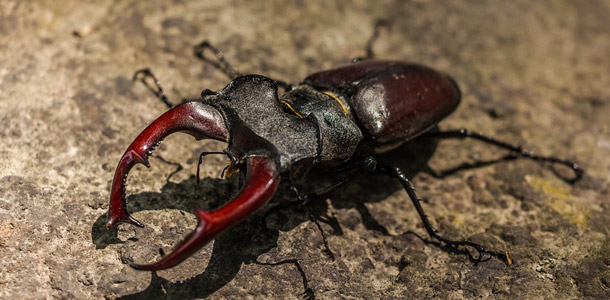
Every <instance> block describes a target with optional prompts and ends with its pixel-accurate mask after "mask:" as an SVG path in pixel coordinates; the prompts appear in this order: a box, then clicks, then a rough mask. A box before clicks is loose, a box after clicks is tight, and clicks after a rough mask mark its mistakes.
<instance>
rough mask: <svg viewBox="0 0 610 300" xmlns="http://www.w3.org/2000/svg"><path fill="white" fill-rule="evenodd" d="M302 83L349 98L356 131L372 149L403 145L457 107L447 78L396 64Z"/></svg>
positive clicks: (361, 65) (366, 64)
mask: <svg viewBox="0 0 610 300" xmlns="http://www.w3.org/2000/svg"><path fill="white" fill-rule="evenodd" d="M304 83H305V84H309V85H312V86H314V87H316V88H319V89H324V90H330V91H333V92H336V93H338V94H341V95H343V96H344V97H345V98H346V99H348V101H349V104H350V107H351V109H352V111H353V112H354V114H355V117H356V119H357V120H358V122H359V124H360V126H361V127H362V128H363V131H364V132H365V134H366V138H368V139H371V140H372V142H374V143H375V144H379V145H381V144H388V143H396V142H400V141H404V140H408V139H410V138H413V137H415V136H417V135H418V134H420V133H422V132H424V131H426V130H427V129H429V128H431V127H433V126H434V125H435V124H436V123H438V122H439V121H440V120H442V119H443V118H445V117H446V116H447V115H449V114H450V113H451V112H452V111H453V110H455V108H456V107H457V105H458V104H459V102H460V98H461V97H460V91H459V88H458V87H457V85H456V84H455V82H454V81H453V80H452V79H451V78H450V77H448V76H446V75H443V74H441V73H439V72H436V71H434V70H432V69H430V68H427V67H424V66H420V65H415V64H408V63H403V62H398V61H363V62H358V63H354V64H351V65H348V66H344V67H340V68H336V69H332V70H328V71H322V72H318V73H314V74H312V75H310V76H308V77H307V78H305V80H304Z"/></svg>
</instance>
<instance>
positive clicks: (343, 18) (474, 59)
mask: <svg viewBox="0 0 610 300" xmlns="http://www.w3.org/2000/svg"><path fill="white" fill-rule="evenodd" d="M609 14H610V4H609V2H608V1H603V0H591V1H561V0H558V1H551V0H549V1H525V0H523V1H521V0H519V1H470V2H467V3H466V2H462V1H458V2H455V3H454V2H447V1H443V2H439V3H436V2H435V3H431V2H428V1H386V0H379V1H364V0H363V1H354V2H353V3H351V4H348V3H346V2H344V1H336V2H331V1H292V2H280V1H231V2H230V3H229V2H227V1H165V2H164V1H146V2H145V1H137V2H136V1H133V2H127V1H98V3H84V2H83V1H72V0H70V1H62V3H61V4H59V2H57V1H32V2H29V1H9V0H3V1H0V124H1V126H0V166H1V168H0V298H7V299H9V298H10V299H56V298H58V299H73V298H78V299H84V298H97V299H99V298H120V299H156V298H160V299H178V298H182V299H189V298H205V297H210V298H212V299H221V298H229V299H237V298H252V299H254V298H262V297H267V298H278V299H280V298H281V299H286V298H288V299H290V298H298V297H302V296H304V295H311V294H313V295H315V296H316V297H317V298H321V299H331V298H348V299H361V298H366V299H377V298H386V299H392V298H396V299H402V298H406V297H408V298H410V299H427V298H443V299H463V298H479V297H481V298H489V299H568V298H569V299H573V298H590V299H608V298H610V239H609V234H610V226H609V225H608V224H610V216H609V211H610V202H609V196H610V195H609V191H610V178H609V177H610V176H609V175H610V171H609V169H610V118H609V115H610V73H609V70H610V56H609V55H608V54H609V53H610V35H609V34H608V33H609V32H610V20H609V19H608V17H607V16H608V15H609ZM377 18H385V19H387V20H388V21H389V22H390V23H391V24H392V28H391V30H390V31H386V32H383V33H382V35H381V36H380V38H379V41H378V43H377V44H376V45H375V51H376V52H377V55H378V57H380V58H388V59H400V60H408V61H413V62H418V63H422V64H426V65H429V66H432V67H434V68H436V69H439V70H441V71H443V72H446V73H449V74H451V75H452V76H453V77H454V78H455V79H456V81H457V82H458V83H459V85H460V86H461V88H462V91H463V95H464V98H463V102H462V104H461V105H460V107H459V108H458V110H457V111H456V112H455V113H454V114H453V115H451V116H450V117H449V118H447V119H446V120H444V121H443V122H442V123H441V124H440V127H441V128H443V129H448V128H459V127H467V128H470V129H474V130H480V131H483V132H485V133H488V134H491V135H493V136H496V137H497V138H501V139H505V140H508V141H514V142H517V143H522V144H524V145H527V147H528V148H530V149H532V150H534V151H536V152H539V153H543V154H547V155H551V154H553V155H557V156H559V157H565V158H571V159H574V160H577V161H578V162H580V163H581V164H582V166H583V167H584V168H585V169H586V171H587V172H586V175H585V177H584V178H583V179H582V180H581V181H579V182H577V183H576V184H573V185H571V184H568V183H566V182H565V181H563V180H562V176H566V175H569V172H567V171H566V170H563V169H561V168H556V169H554V168H553V167H552V166H548V165H541V164H538V163H535V162H531V161H527V160H522V159H516V160H510V159H508V160H501V159H499V158H502V157H503V156H504V155H506V152H504V151H500V150H497V149H494V148H492V147H489V146H487V145H483V144H481V143H477V142H474V141H455V140H454V141H441V142H439V143H438V144H430V143H428V144H417V145H409V146H407V147H402V148H401V149H399V150H398V152H396V153H394V155H393V157H387V159H392V160H393V161H395V162H396V164H398V165H400V166H402V167H405V168H407V169H408V170H409V174H410V176H411V177H412V181H413V183H414V185H415V186H416V187H417V188H418V193H419V194H420V195H421V196H422V197H423V198H425V199H427V203H425V209H426V210H427V212H428V214H429V215H430V216H431V218H432V219H433V222H434V223H435V224H436V226H437V227H438V228H439V230H440V232H442V233H443V234H444V235H446V236H451V237H455V238H464V239H470V240H473V241H477V242H480V243H482V244H485V245H488V246H489V247H490V248H491V249H494V250H496V251H505V250H506V249H510V251H511V252H512V254H513V258H514V264H513V265H512V266H507V265H505V264H504V263H503V262H501V261H499V260H497V259H490V260H488V261H485V262H482V263H479V264H476V265H475V264H474V263H473V262H472V261H471V260H469V258H468V256H467V255H464V254H463V253H459V252H456V251H452V250H451V249H445V248H439V247H437V246H435V245H433V244H428V243H427V240H425V238H427V236H426V234H425V231H424V230H423V228H422V227H421V225H420V221H419V219H418V218H417V215H416V213H415V212H414V209H413V208H412V206H411V204H410V202H409V200H408V198H407V195H406V193H405V192H404V191H403V190H401V189H400V187H399V185H398V184H396V183H395V182H392V181H390V180H389V179H388V178H375V177H370V178H364V179H362V180H360V181H359V182H358V183H357V184H355V185H353V186H351V187H350V188H348V189H347V190H346V191H345V192H343V193H342V194H341V195H340V196H337V197H334V198H333V199H329V200H328V201H326V202H322V203H316V204H314V205H313V206H312V210H313V211H314V212H315V213H316V214H318V215H319V216H320V218H321V219H322V220H323V227H324V229H325V230H326V232H327V233H328V234H329V243H330V247H331V248H332V250H333V251H334V253H335V256H336V260H334V261H333V260H330V259H329V258H328V257H326V256H325V255H324V253H323V251H322V250H323V247H322V242H321V238H320V235H319V233H318V231H317V229H316V227H315V225H314V224H313V223H310V222H309V221H308V218H307V216H306V214H305V213H304V212H303V211H302V210H299V209H286V210H282V211H280V212H278V213H275V214H273V215H272V216H271V217H270V219H269V223H270V227H271V228H272V230H273V233H274V235H273V236H271V237H270V236H267V235H264V234H263V233H262V231H261V229H260V227H259V226H258V221H259V220H260V217H261V214H260V213H258V214H257V215H255V216H254V217H252V218H250V219H248V220H247V221H245V222H244V223H243V224H241V225H239V226H237V227H236V228H234V229H232V230H231V231H230V232H228V233H227V234H225V235H223V236H221V237H220V238H219V239H217V240H216V241H215V242H214V243H213V244H211V245H208V246H207V247H205V248H204V249H202V250H201V251H200V252H198V253H197V254H196V255H195V256H193V257H192V258H190V259H189V260H187V261H186V262H185V263H183V264H181V265H180V266H178V267H176V268H173V269H171V270H167V271H162V272H158V273H157V274H151V273H149V272H138V271H134V270H133V269H131V268H130V267H129V266H128V263H129V262H131V261H136V262H150V261H153V260H156V259H158V258H159V256H160V253H159V252H160V250H159V249H160V248H161V249H163V250H164V251H165V252H168V251H170V250H171V249H172V246H173V245H175V244H176V243H177V242H179V241H180V240H181V239H182V238H183V237H184V235H185V234H187V233H188V232H189V231H190V230H191V229H192V228H193V227H194V225H195V218H194V217H193V215H192V214H191V213H190V212H191V207H192V206H195V205H197V206H201V207H204V208H210V207H214V206H218V205H220V204H222V203H223V202H225V201H227V200H228V199H229V198H230V197H231V195H233V194H234V193H235V192H236V187H237V182H235V181H225V180H221V179H220V178H219V176H218V173H219V170H221V169H222V168H223V167H224V166H225V165H226V161H224V159H222V158H221V157H209V158H207V159H206V161H205V167H204V168H203V171H202V174H203V175H205V176H206V177H207V178H206V179H205V180H203V182H202V183H201V184H196V183H195V180H194V176H193V175H194V172H195V167H196V162H197V155H198V154H199V152H200V151H203V150H214V149H221V147H222V145H219V144H216V143H211V142H195V141H194V140H193V139H192V138H189V137H187V136H185V135H176V136H172V137H171V138H168V139H167V140H166V141H165V143H164V144H163V145H162V147H160V149H159V150H157V152H156V153H155V154H157V155H160V156H162V157H163V158H164V159H165V160H167V161H169V162H176V163H179V164H180V166H181V167H182V169H181V170H179V171H178V172H176V173H175V174H173V175H171V174H172V172H174V170H175V169H176V165H175V164H170V163H165V162H163V161H161V160H160V159H155V158H152V159H151V163H152V165H153V166H152V168H151V169H149V170H147V169H145V168H142V167H137V168H136V169H134V171H132V173H131V176H130V177H129V186H128V193H129V197H128V200H129V202H130V207H131V209H132V210H133V211H135V212H136V213H135V217H136V218H138V219H140V220H142V221H144V222H145V223H146V224H147V227H145V228H133V227H127V226H123V225H122V226H120V227H119V229H118V230H113V231H108V232H107V231H106V230H105V229H104V226H103V224H104V220H105V212H106V209H107V201H108V195H109V190H110V182H111V179H112V175H113V172H114V168H115V166H116V163H117V162H118V160H119V158H120V156H121V154H122V152H123V151H124V150H125V148H126V147H127V145H128V144H129V142H130V141H131V140H132V139H133V138H134V137H135V136H136V135H137V134H138V133H139V131H140V130H141V129H143V128H144V126H145V125H146V124H147V122H149V121H150V120H152V119H153V118H155V117H156V116H158V115H159V114H160V113H161V112H163V111H164V110H165V107H164V105H163V104H162V103H161V102H159V101H158V100H156V99H155V98H154V97H153V96H152V95H151V93H150V92H149V91H147V90H146V89H145V88H144V87H143V86H142V85H140V84H133V83H132V82H131V75H132V74H133V72H134V71H135V70H137V69H139V68H143V67H150V68H151V69H152V70H154V71H155V72H156V74H157V75H158V77H159V78H160V80H161V81H162V83H163V85H164V87H165V88H166V91H167V92H168V94H169V95H170V96H171V98H172V99H175V100H178V99H180V98H196V97H197V95H198V94H199V92H200V91H201V90H202V89H204V88H210V89H212V90H217V89H220V88H222V87H224V85H225V84H226V83H227V82H228V80H227V78H226V77H225V76H224V74H222V73H221V72H219V71H218V70H216V69H215V68H213V67H212V66H211V65H209V64H204V63H201V62H200V61H198V60H197V59H196V58H194V57H193V55H192V45H194V44H195V43H197V42H199V41H201V40H204V39H207V40H209V41H211V42H213V43H214V44H215V45H216V46H217V47H218V48H219V49H221V50H223V51H224V52H225V54H226V56H227V57H228V58H229V59H230V60H231V62H232V63H234V64H235V65H236V66H237V68H238V69H239V70H240V71H242V72H244V73H258V74H264V75H268V76H271V77H275V78H280V79H284V80H286V81H289V82H298V81H299V80H300V79H302V78H303V77H304V76H305V75H307V74H308V73H311V72H314V71H317V70H321V69H325V68H330V67H333V66H338V65H341V64H345V63H348V62H349V59H350V58H352V57H355V56H359V55H362V54H363V45H364V44H365V42H366V40H367V38H368V37H369V36H370V34H371V32H372V28H373V27H372V24H373V22H374V20H375V19H377ZM494 160H497V161H496V162H493V163H485V162H489V161H494ZM462 164H469V165H479V166H477V167H468V165H466V166H462ZM460 166H462V167H460ZM457 167H460V168H457ZM453 169H456V171H455V172H453V171H452V170H453ZM430 170H434V171H435V172H436V173H444V174H441V175H444V176H443V177H442V178H437V177H435V176H432V175H431V174H434V172H432V171H430ZM443 171H445V172H443ZM170 175H171V176H170ZM321 181H322V183H324V182H325V181H324V180H321ZM315 186H318V184H317V183H316V184H314V183H312V184H311V185H310V186H309V188H314V187H315ZM290 197H293V195H292V193H291V192H290V191H289V190H288V189H286V188H284V189H282V190H280V192H279V193H278V194H277V196H276V197H275V198H274V200H273V203H271V205H273V204H275V203H278V202H280V201H282V200H285V199H288V198H290ZM418 235H419V236H421V237H423V238H424V240H422V239H420V238H419V237H418Z"/></svg>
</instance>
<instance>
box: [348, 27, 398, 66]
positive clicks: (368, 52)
mask: <svg viewBox="0 0 610 300" xmlns="http://www.w3.org/2000/svg"><path fill="white" fill-rule="evenodd" d="M382 28H386V29H389V28H390V23H389V22H388V21H387V20H383V19H379V20H377V21H375V27H374V28H373V34H372V35H371V37H370V38H369V40H368V41H367V42H366V46H365V47H364V51H365V52H366V55H365V56H359V57H354V58H353V59H352V63H355V62H359V61H361V60H368V59H373V58H375V52H374V51H373V46H374V45H375V42H376V41H377V38H379V33H380V32H381V29H382Z"/></svg>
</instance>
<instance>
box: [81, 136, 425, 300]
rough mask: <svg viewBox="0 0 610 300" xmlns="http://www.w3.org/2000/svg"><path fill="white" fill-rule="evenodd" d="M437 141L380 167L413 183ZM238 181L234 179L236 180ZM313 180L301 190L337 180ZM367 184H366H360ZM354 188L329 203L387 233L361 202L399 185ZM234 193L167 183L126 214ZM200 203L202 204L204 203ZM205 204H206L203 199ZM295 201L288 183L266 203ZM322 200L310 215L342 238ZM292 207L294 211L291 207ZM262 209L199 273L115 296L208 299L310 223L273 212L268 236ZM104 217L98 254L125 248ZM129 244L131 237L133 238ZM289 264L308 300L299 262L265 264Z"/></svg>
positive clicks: (385, 182) (228, 187)
mask: <svg viewBox="0 0 610 300" xmlns="http://www.w3.org/2000/svg"><path fill="white" fill-rule="evenodd" d="M436 144H437V143H436V141H435V140H432V139H416V140H414V141H411V142H408V143H405V144H404V145H402V146H401V147H399V148H398V149H396V150H394V151H390V152H388V153H386V154H382V155H379V156H377V159H378V161H379V162H380V163H383V164H387V165H392V166H396V167H400V168H401V169H403V171H404V173H405V174H406V175H407V177H408V178H413V177H414V176H415V174H417V172H419V171H422V170H425V169H426V167H427V162H428V160H429V159H430V157H431V156H432V154H433V153H434V150H435V149H436ZM236 177H237V176H236ZM309 177H311V178H312V179H311V180H308V181H306V182H305V184H304V187H305V188H307V189H309V188H311V190H316V189H319V188H320V187H325V186H329V185H331V184H332V183H333V182H335V180H336V178H341V175H336V174H335V175H332V176H320V174H316V173H314V174H312V176H309ZM363 180H366V185H364V184H362V183H363V182H364V181H363ZM358 183H360V184H358V185H350V186H347V187H346V189H345V191H343V192H339V193H337V194H336V195H334V196H333V197H332V198H331V203H332V205H333V207H334V208H336V209H351V208H354V209H356V210H357V211H358V212H359V214H360V215H361V217H362V223H363V225H364V226H365V228H367V229H369V230H375V231H378V232H380V233H382V234H385V235H389V233H388V231H387V229H386V228H385V227H384V226H383V225H381V224H380V223H379V222H378V221H377V220H375V218H374V217H373V215H372V214H371V213H370V211H369V210H368V209H367V207H366V205H365V203H374V202H379V201H382V200H384V199H386V198H387V197H388V196H390V195H391V194H392V193H394V192H396V191H398V190H400V189H402V186H401V185H400V183H399V182H398V181H396V180H394V179H392V178H390V177H387V176H383V175H373V174H371V175H365V177H364V178H361V179H360V181H358ZM237 191H238V180H233V179H232V180H221V179H212V178H202V180H201V182H200V183H199V184H197V183H196V182H195V179H194V176H191V178H189V179H187V180H184V181H182V182H180V183H173V182H170V181H169V180H168V182H167V183H166V184H165V185H164V186H163V188H162V189H161V193H155V192H143V193H139V194H134V195H130V196H128V198H127V200H128V201H127V202H128V209H129V210H130V211H131V212H133V213H135V212H138V211H142V210H163V209H178V210H183V211H191V209H192V207H201V208H203V209H210V208H214V207H219V206H221V205H222V204H223V203H226V202H227V201H229V200H230V199H231V198H232V197H233V196H234V195H235V194H236V193H237ZM201 199H206V201H205V203H203V201H201ZM207 199H209V200H207ZM288 199H290V200H294V199H295V195H294V193H293V192H292V191H291V190H290V189H289V188H288V184H283V185H281V187H280V189H278V191H277V193H276V195H275V196H274V198H273V199H272V200H271V203H270V204H267V205H266V209H269V208H271V207H273V206H275V205H278V203H282V202H283V201H286V200H288ZM327 204H328V203H327V202H326V201H316V202H314V203H311V206H308V208H310V209H309V210H310V211H311V212H312V213H313V215H315V216H316V217H317V218H318V219H319V220H320V221H321V222H323V223H326V224H328V225H330V227H331V228H332V233H331V234H333V235H342V234H343V232H342V230H341V224H339V222H338V221H337V220H336V219H334V217H332V216H327V215H326V212H327V210H328V207H327ZM295 207H297V206H295ZM266 209H265V208H263V209H262V210H261V211H259V212H257V213H256V214H254V215H253V216H251V217H249V218H247V219H246V220H244V221H243V222H241V223H239V224H238V225H236V226H235V227H233V228H231V229H229V230H228V231H227V232H226V233H225V234H222V235H220V236H219V237H218V238H216V239H215V241H214V245H213V249H212V254H211V257H210V259H209V262H208V265H207V266H206V267H205V270H204V271H203V273H201V274H199V275H197V276H195V277H193V278H190V279H187V280H185V281H182V282H176V283H172V282H169V281H167V280H166V279H164V278H162V277H159V276H157V274H156V273H155V272H152V279H151V282H150V284H149V286H148V287H147V288H146V289H145V290H143V291H140V292H138V293H134V294H131V295H126V296H123V297H120V299H147V300H148V299H173V298H180V299H194V298H201V297H207V296H209V295H211V294H212V293H214V292H215V291H217V290H218V289H220V288H222V287H223V286H225V285H226V284H227V283H229V282H230V281H231V280H233V279H234V278H235V276H236V275H237V273H238V272H239V270H240V269H241V266H242V265H243V264H244V263H246V264H250V263H257V264H261V263H259V262H258V261H257V259H258V257H259V256H260V255H262V254H264V253H266V252H268V251H270V250H271V249H273V248H276V247H277V241H278V236H279V235H278V232H279V231H290V230H292V229H294V228H295V227H297V226H299V225H300V224H302V223H304V222H309V221H310V219H309V217H308V215H307V214H306V213H304V212H303V211H302V210H301V211H299V210H298V209H286V210H281V211H278V212H275V213H274V214H273V217H271V218H269V220H268V221H269V223H268V226H269V228H271V234H268V232H265V231H264V230H263V228H262V226H261V225H260V221H261V219H262V215H263V213H264V212H265V211H266ZM105 221H106V215H105V214H104V215H102V216H100V217H99V218H98V219H97V220H96V222H95V223H94V224H93V226H92V228H91V239H92V242H93V243H94V244H95V245H96V248H97V249H102V248H105V247H107V246H108V245H111V244H121V243H125V241H122V240H121V239H119V238H118V237H117V234H118V232H117V229H116V228H113V229H111V230H106V229H105ZM132 239H133V238H132ZM274 264H275V265H280V264H293V265H294V267H295V268H296V269H297V270H298V271H299V272H300V273H301V276H302V278H303V289H304V295H306V296H311V295H313V294H312V292H311V289H310V288H309V286H308V281H307V277H306V275H305V273H304V272H303V271H302V268H300V265H299V264H298V261H296V260H286V261H282V262H278V263H267V265H274Z"/></svg>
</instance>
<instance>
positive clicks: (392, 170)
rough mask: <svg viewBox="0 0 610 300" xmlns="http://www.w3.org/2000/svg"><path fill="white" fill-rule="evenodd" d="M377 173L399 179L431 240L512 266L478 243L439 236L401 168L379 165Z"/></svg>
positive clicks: (498, 254) (503, 258) (479, 259)
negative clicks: (496, 259) (470, 248)
mask: <svg viewBox="0 0 610 300" xmlns="http://www.w3.org/2000/svg"><path fill="white" fill-rule="evenodd" d="M376 171H377V172H379V173H382V174H385V175H388V176H390V177H392V178H394V179H397V180H398V181H399V182H400V183H401V184H402V186H403V188H404V189H405V191H406V192H407V194H408V195H409V198H410V199H411V202H412V203H413V206H415V210H417V214H418V215H419V217H420V219H421V220H422V223H423V224H424V228H425V229H426V231H427V232H428V235H430V237H431V238H433V239H436V240H438V241H440V242H442V243H445V244H447V245H448V246H451V247H454V248H457V247H460V246H462V247H466V246H469V247H472V248H474V249H475V250H476V251H477V252H478V257H476V258H475V257H473V256H472V255H471V257H472V258H473V259H475V260H476V261H481V260H482V258H483V255H484V254H489V255H490V256H494V257H497V258H499V259H500V260H502V261H505V262H507V263H509V264H510V260H509V258H508V256H507V254H504V253H496V252H493V251H489V250H486V249H485V248H484V247H483V246H481V245H479V244H477V243H474V242H469V241H456V240H452V239H448V238H445V237H443V236H441V235H439V234H438V231H437V230H436V229H435V228H434V227H433V226H432V223H431V222H430V220H429V219H428V216H427V215H426V213H425V212H424V209H423V207H422V206H421V199H419V197H418V196H417V194H416V193H415V188H414V187H413V185H412V184H411V182H410V181H409V179H408V178H407V176H406V175H405V174H404V172H403V171H402V170H401V169H400V168H396V167H391V166H386V165H378V166H377V169H376ZM469 253H470V252H469ZM507 253H508V252H507Z"/></svg>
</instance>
